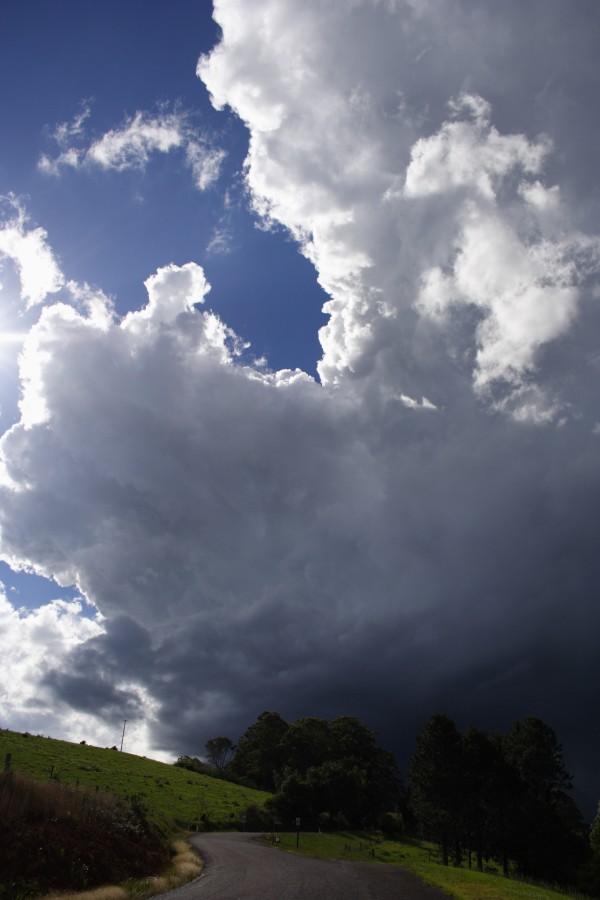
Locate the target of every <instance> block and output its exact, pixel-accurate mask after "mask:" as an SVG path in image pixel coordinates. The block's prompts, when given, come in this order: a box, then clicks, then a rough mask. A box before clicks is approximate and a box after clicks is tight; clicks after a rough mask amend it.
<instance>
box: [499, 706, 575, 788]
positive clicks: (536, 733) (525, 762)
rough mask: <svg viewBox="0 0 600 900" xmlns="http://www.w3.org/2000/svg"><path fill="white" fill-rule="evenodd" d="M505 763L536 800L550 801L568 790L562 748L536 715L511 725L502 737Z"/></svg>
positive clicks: (567, 774)
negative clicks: (516, 774) (514, 771)
mask: <svg viewBox="0 0 600 900" xmlns="http://www.w3.org/2000/svg"><path fill="white" fill-rule="evenodd" d="M503 744H504V755H505V757H506V759H507V762H509V763H510V765H512V766H514V768H515V769H516V770H517V772H518V773H519V776H520V777H521V779H522V781H523V782H524V784H526V785H527V786H528V789H529V790H530V791H531V793H533V794H534V795H535V796H536V797H539V798H540V799H544V800H550V799H552V797H555V796H557V794H558V793H559V792H561V791H565V790H570V788H571V787H572V778H571V775H569V773H568V772H567V770H566V767H565V762H564V759H563V748H562V746H561V745H560V744H559V743H558V739H557V737H556V734H555V732H554V731H553V729H552V728H550V726H549V725H546V723H545V722H542V720H541V719H538V718H537V716H527V718H525V719H521V721H519V722H515V723H514V725H512V726H511V728H510V729H509V731H508V733H507V734H506V736H505V738H504V742H503Z"/></svg>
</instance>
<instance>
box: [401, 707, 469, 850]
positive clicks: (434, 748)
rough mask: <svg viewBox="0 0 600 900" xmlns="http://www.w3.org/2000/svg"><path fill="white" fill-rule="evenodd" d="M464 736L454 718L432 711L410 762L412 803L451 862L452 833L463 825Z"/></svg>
mask: <svg viewBox="0 0 600 900" xmlns="http://www.w3.org/2000/svg"><path fill="white" fill-rule="evenodd" d="M460 765H461V740H460V736H459V734H458V732H457V730H456V725H455V724H454V722H453V721H452V719H450V718H448V716H446V715H443V714H441V713H435V714H434V715H432V716H431V717H430V718H429V719H428V720H427V722H426V723H425V725H424V726H423V729H422V730H421V732H420V734H419V735H418V736H417V749H416V751H415V753H414V754H413V755H412V756H411V758H410V761H409V764H408V777H409V781H410V788H411V805H412V808H413V811H414V813H415V815H416V817H417V820H418V821H419V823H420V824H421V825H422V826H424V827H425V829H427V830H428V831H429V832H430V833H431V834H432V835H433V834H435V835H436V836H437V837H438V838H439V841H440V845H441V848H442V861H443V863H444V865H445V866H447V865H448V847H449V842H450V838H451V836H456V834H457V832H458V829H459V824H460V822H459V798H460V774H461V767H460Z"/></svg>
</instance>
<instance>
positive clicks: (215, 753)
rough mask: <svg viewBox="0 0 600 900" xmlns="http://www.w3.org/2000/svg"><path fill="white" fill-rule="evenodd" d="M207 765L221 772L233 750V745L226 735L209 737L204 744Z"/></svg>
mask: <svg viewBox="0 0 600 900" xmlns="http://www.w3.org/2000/svg"><path fill="white" fill-rule="evenodd" d="M204 746H205V748H206V758H207V760H208V762H209V765H211V766H213V767H214V768H215V769H216V770H217V771H218V772H222V771H223V769H224V768H225V766H226V765H227V763H228V762H229V761H230V759H231V757H232V756H233V754H234V752H235V746H234V745H233V742H232V741H231V740H230V739H229V738H228V737H216V738H211V739H210V740H209V741H207V742H206V744H205V745H204Z"/></svg>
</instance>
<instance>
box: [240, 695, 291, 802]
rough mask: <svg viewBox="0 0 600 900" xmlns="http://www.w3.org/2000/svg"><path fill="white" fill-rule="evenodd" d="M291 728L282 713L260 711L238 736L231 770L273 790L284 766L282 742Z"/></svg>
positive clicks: (264, 787)
mask: <svg viewBox="0 0 600 900" xmlns="http://www.w3.org/2000/svg"><path fill="white" fill-rule="evenodd" d="M288 727H289V726H288V724H287V722H285V721H284V720H283V719H282V718H281V716H280V715H279V713H276V712H269V711H265V712H263V713H261V714H260V716H259V717H258V719H257V720H256V722H255V723H254V724H253V725H250V727H249V728H247V729H246V731H245V732H244V734H243V735H242V737H241V738H240V739H239V741H238V745H237V750H236V753H235V756H234V757H233V759H232V761H231V763H230V764H229V768H230V769H231V771H232V772H233V773H234V774H235V775H238V776H241V777H243V778H245V779H247V780H248V781H250V782H252V783H253V784H254V785H255V786H256V787H257V788H259V789H260V790H263V791H274V790H275V787H276V779H277V775H278V773H279V772H280V771H282V769H283V766H282V754H281V750H280V747H279V743H280V741H281V739H282V737H283V736H284V734H285V733H286V731H287V730H288Z"/></svg>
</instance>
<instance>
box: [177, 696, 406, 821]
mask: <svg viewBox="0 0 600 900" xmlns="http://www.w3.org/2000/svg"><path fill="white" fill-rule="evenodd" d="M206 750H207V759H208V760H209V762H210V763H211V766H212V769H213V772H214V773H215V774H218V775H220V776H221V777H225V778H230V779H231V780H232V781H235V782H237V783H238V784H245V785H247V786H248V787H255V788H258V789H260V790H264V791H269V792H271V793H272V794H273V797H271V798H269V800H268V801H267V803H266V807H267V809H268V810H269V813H270V814H271V816H272V817H273V818H275V819H280V820H282V821H283V822H285V823H290V822H291V823H293V822H294V821H295V819H296V818H298V817H299V818H301V820H302V823H303V826H304V827H310V826H314V827H317V826H322V827H327V826H328V825H332V826H343V827H346V826H353V827H362V826H365V825H367V824H368V825H374V824H376V823H377V821H378V817H381V816H382V815H383V814H385V813H386V812H388V811H389V810H394V809H395V808H396V806H397V804H398V802H399V800H400V798H401V795H402V786H401V781H400V776H399V773H398V769H397V766H396V761H395V759H394V756H393V755H392V754H391V753H390V752H389V751H387V750H384V749H383V748H381V747H379V746H378V745H377V740H376V735H375V733H374V732H373V731H371V730H370V729H369V728H367V726H366V725H364V724H363V723H362V722H361V721H360V720H359V719H357V718H355V717H354V716H341V717H339V718H337V719H334V720H333V721H332V722H327V721H326V720H325V719H320V718H316V717H313V716H307V717H305V718H302V719H298V720H297V721H295V722H292V723H291V724H288V723H287V722H285V721H284V719H282V718H281V716H280V715H279V713H276V712H263V713H261V715H260V716H259V717H258V719H257V721H256V722H254V724H253V725H250V727H249V728H248V729H247V730H246V731H245V732H244V734H243V735H242V737H241V738H240V740H239V741H238V744H237V747H235V748H234V747H233V744H232V743H231V741H230V740H229V739H228V738H213V739H212V740H210V741H208V742H207V744H206ZM234 750H235V752H234V753H233V751H234ZM223 751H224V752H223ZM232 753H233V756H232V757H231V754H232ZM228 757H231V758H228ZM178 765H181V766H185V767H186V768H190V769H195V770H196V771H200V772H202V771H206V765H205V764H203V763H202V762H200V761H199V760H195V759H193V758H190V757H180V759H179V760H178ZM386 822H388V824H389V826H390V828H392V827H395V828H396V829H397V828H398V827H399V820H398V819H392V820H390V819H389V818H388V819H386Z"/></svg>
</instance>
